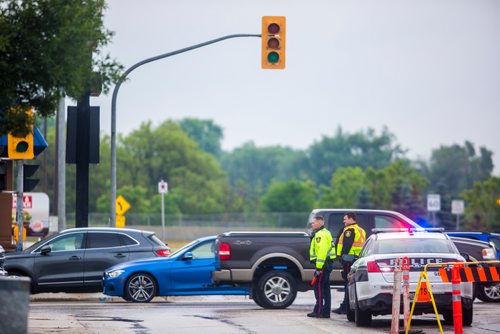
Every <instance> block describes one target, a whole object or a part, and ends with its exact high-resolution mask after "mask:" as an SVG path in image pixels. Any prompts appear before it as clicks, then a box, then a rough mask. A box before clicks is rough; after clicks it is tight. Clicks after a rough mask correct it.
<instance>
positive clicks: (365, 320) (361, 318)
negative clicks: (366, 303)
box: [354, 297, 372, 327]
mask: <svg viewBox="0 0 500 334" xmlns="http://www.w3.org/2000/svg"><path fill="white" fill-rule="evenodd" d="M354 322H355V323H356V327H368V326H370V324H371V323H372V313H371V312H370V311H369V310H366V311H363V310H362V309H360V308H359V306H358V299H357V297H356V306H355V308H354Z"/></svg>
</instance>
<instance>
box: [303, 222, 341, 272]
mask: <svg viewBox="0 0 500 334" xmlns="http://www.w3.org/2000/svg"><path fill="white" fill-rule="evenodd" d="M332 240H333V238H332V234H331V233H330V231H328V230H327V229H326V228H322V229H320V230H318V231H317V232H316V233H315V234H314V237H313V238H312V240H311V245H310V247H309V259H310V260H311V261H316V269H322V268H323V266H324V265H325V262H326V261H327V260H328V259H330V260H333V259H335V258H336V255H335V245H334V244H333V242H332Z"/></svg>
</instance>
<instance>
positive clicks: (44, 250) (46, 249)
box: [40, 245, 52, 255]
mask: <svg viewBox="0 0 500 334" xmlns="http://www.w3.org/2000/svg"><path fill="white" fill-rule="evenodd" d="M51 251H52V247H50V245H44V246H43V247H42V248H41V249H40V254H42V255H47V254H49V253H50V252H51Z"/></svg>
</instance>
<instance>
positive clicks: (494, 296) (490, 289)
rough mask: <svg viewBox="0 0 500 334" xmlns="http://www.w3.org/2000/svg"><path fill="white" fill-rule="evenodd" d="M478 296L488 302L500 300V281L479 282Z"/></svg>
mask: <svg viewBox="0 0 500 334" xmlns="http://www.w3.org/2000/svg"><path fill="white" fill-rule="evenodd" d="M477 298H478V299H479V300H482V301H483V302H487V303H498V302H500V283H486V284H478V285H477Z"/></svg>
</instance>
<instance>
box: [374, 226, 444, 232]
mask: <svg viewBox="0 0 500 334" xmlns="http://www.w3.org/2000/svg"><path fill="white" fill-rule="evenodd" d="M382 232H408V233H412V232H444V228H442V227H430V228H424V227H399V228H389V227H384V228H380V227H379V228H374V229H372V233H382Z"/></svg>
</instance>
